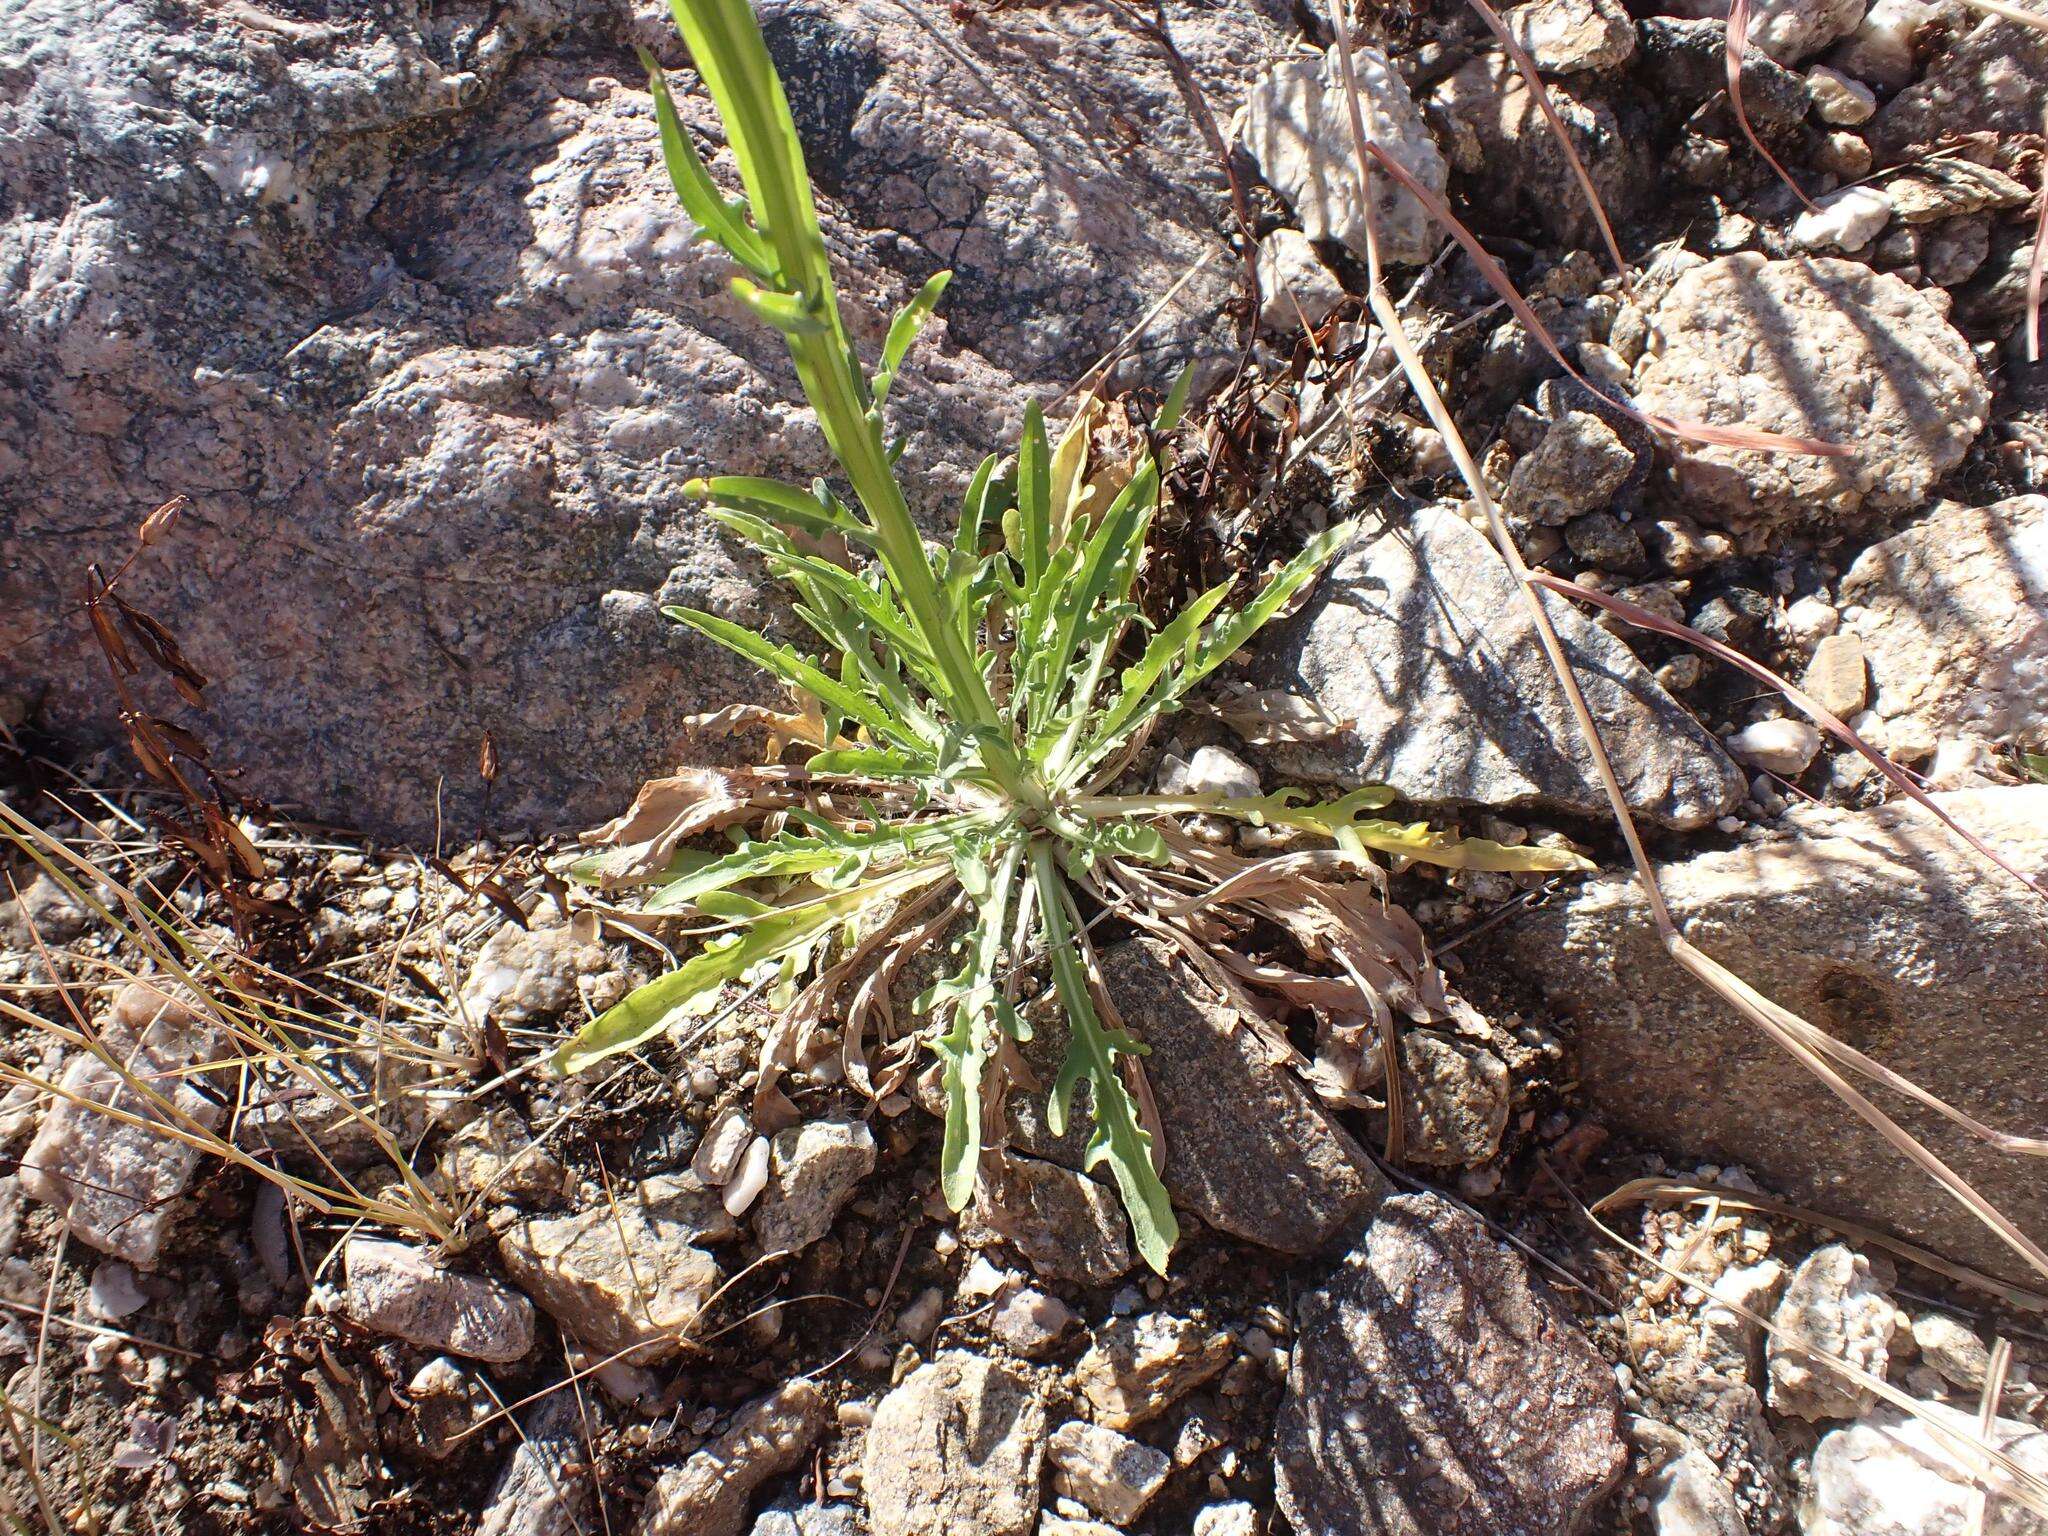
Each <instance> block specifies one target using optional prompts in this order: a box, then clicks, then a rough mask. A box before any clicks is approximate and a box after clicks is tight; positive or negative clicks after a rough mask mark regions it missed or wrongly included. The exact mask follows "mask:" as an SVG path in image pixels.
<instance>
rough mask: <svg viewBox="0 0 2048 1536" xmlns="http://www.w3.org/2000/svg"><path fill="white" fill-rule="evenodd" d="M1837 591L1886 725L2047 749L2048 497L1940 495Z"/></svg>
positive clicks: (1864, 559)
mask: <svg viewBox="0 0 2048 1536" xmlns="http://www.w3.org/2000/svg"><path fill="white" fill-rule="evenodd" d="M1840 591H1841V598H1842V602H1843V605H1844V614H1843V617H1844V619H1845V621H1846V623H1847V625H1848V630H1849V632H1850V633H1851V634H1853V635H1854V636H1855V637H1856V638H1857V639H1858V640H1860V641H1861V642H1862V647H1863V650H1864V652H1865V653H1866V654H1867V656H1868V657H1869V660H1870V675H1871V679H1872V681H1873V682H1874V683H1875V685H1876V686H1875V689H1874V691H1873V693H1872V705H1873V707H1874V708H1875V709H1876V711H1877V713H1878V714H1879V715H1880V716H1881V717H1882V718H1883V719H1884V720H1885V721H1886V722H1887V724H1888V725H1890V724H1892V723H1894V722H1897V723H1898V724H1899V725H1900V726H1904V727H1907V728H1910V729H1911V730H1912V731H1913V733H1914V734H1915V735H1916V736H1918V737H1919V738H1921V739H1923V740H1927V741H1929V742H1931V741H1932V740H1934V739H1936V738H1940V737H1948V736H1969V737H1974V738H1976V739H1977V740H1980V741H1985V742H1991V743H1995V744H1999V745H2004V744H2007V743H2010V744H2013V745H2017V746H2021V747H2025V748H2027V749H2028V750H2030V751H2035V752H2040V751H2048V497H2043V496H2014V497H2011V498H2009V499H2007V500H2005V501H2001V502H1996V503H1994V504H1992V505H1991V506H1988V507H1965V506H1962V505H1959V504H1958V503H1956V502H1952V501H1941V502H1936V503H1935V504H1934V506H1933V507H1932V508H1931V509H1930V510H1929V512H1928V514H1927V516H1926V518H1925V519H1924V520H1923V521H1921V522H1919V523H1916V524H1915V525H1914V526H1913V527H1911V528H1908V529H1906V530H1905V531H1903V532H1901V533H1897V534H1894V535H1893V536H1892V537H1890V538H1888V539H1882V540H1879V541H1878V542H1877V543H1875V544H1873V545H1871V546H1870V547H1869V548H1868V549H1866V550H1864V552H1863V553H1862V554H1860V555H1858V556H1857V557H1856V561H1855V563H1854V564H1853V565H1851V566H1850V567H1849V572H1848V574H1847V575H1846V576H1844V577H1843V578H1842V584H1841V588H1840Z"/></svg>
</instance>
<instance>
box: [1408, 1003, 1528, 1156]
mask: <svg viewBox="0 0 2048 1536" xmlns="http://www.w3.org/2000/svg"><path fill="white" fill-rule="evenodd" d="M1401 1063H1402V1095H1403V1099H1402V1109H1403V1115H1402V1127H1403V1131H1404V1134H1405V1138H1406V1140H1405V1146H1406V1153H1405V1155H1406V1156H1407V1157H1408V1158H1410V1159H1412V1160H1413V1161H1415V1162H1418V1163H1430V1164H1434V1165H1436V1166H1438V1167H1449V1168H1467V1167H1472V1166H1475V1165H1477V1164H1479V1163H1483V1162H1485V1161H1486V1160H1487V1159H1489V1158H1490V1157H1492V1156H1493V1155H1494V1153H1496V1152H1498V1151H1499V1150H1500V1138H1501V1134H1502V1132H1504V1131H1505V1130H1506V1129H1507V1125H1508V1099H1509V1096H1510V1092H1511V1088H1512V1084H1511V1083H1510V1081H1509V1078H1508V1069H1507V1066H1506V1064H1505V1063H1503V1062H1502V1061H1501V1059H1500V1058H1499V1057H1498V1056H1496V1055H1494V1054H1493V1052H1491V1051H1489V1050H1487V1049H1486V1047H1485V1046H1483V1045H1475V1044H1473V1043H1472V1042H1471V1041H1469V1040H1454V1039H1450V1038H1448V1037H1446V1036H1444V1035H1440V1034H1436V1033H1434V1032H1432V1031H1430V1030H1422V1029H1407V1030H1403V1031H1402V1032H1401ZM1376 1118H1377V1119H1378V1120H1379V1121H1380V1122H1381V1123H1382V1124H1384V1122H1385V1119H1386V1117H1385V1116H1384V1115H1379V1116H1377V1117H1376Z"/></svg>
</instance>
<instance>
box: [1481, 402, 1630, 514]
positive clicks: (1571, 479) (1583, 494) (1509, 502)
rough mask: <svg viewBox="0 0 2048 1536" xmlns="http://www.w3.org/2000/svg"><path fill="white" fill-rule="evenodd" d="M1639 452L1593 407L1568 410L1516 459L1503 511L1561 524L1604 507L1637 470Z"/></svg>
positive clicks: (1502, 500)
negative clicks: (1593, 410)
mask: <svg viewBox="0 0 2048 1536" xmlns="http://www.w3.org/2000/svg"><path fill="white" fill-rule="evenodd" d="M1635 467H1636V456H1635V452H1634V450H1632V449H1631V448H1630V447H1629V446H1628V444H1626V443H1624V442H1623V441H1622V440H1621V438H1620V437H1619V436H1618V435H1617V434H1616V433H1615V430H1614V428H1612V427H1610V426H1609V425H1608V424H1607V423H1606V422H1604V421H1602V420H1601V419H1600V418H1599V417H1598V416H1595V415H1594V414H1593V413H1592V412H1591V411H1569V412H1567V413H1566V414H1565V415H1563V416H1562V417H1560V418H1559V419H1558V420H1557V421H1555V422H1554V423H1552V424H1551V426H1550V428H1549V430H1547V431H1546V432H1545V433H1544V434H1543V438H1542V440H1541V441H1540V442H1538V443H1537V445H1536V446H1535V448H1533V449H1532V450H1530V451H1529V452H1528V453H1527V454H1525V455H1523V457H1522V458H1521V459H1520V460H1519V461H1518V462H1517V463H1516V465H1515V467H1514V471H1513V473H1512V474H1510V475H1509V476H1508V484H1507V489H1506V490H1505V491H1504V492H1502V494H1501V498H1500V509H1501V511H1503V512H1505V513H1506V514H1507V515H1508V516H1509V517H1510V518H1514V519H1516V520H1517V521H1521V522H1531V523H1541V524H1543V525H1545V526H1546V527H1551V528H1558V527H1562V526H1563V525H1564V524H1566V523H1568V522H1570V521H1571V520H1572V519H1573V518H1575V517H1577V516H1578V515H1579V514H1580V513H1582V512H1590V511H1593V510H1594V509H1595V508H1599V507H1605V506H1606V505H1607V504H1608V502H1609V501H1610V500H1612V498H1613V496H1614V493H1615V492H1616V491H1618V490H1620V489H1621V488H1622V486H1623V485H1624V484H1626V483H1627V481H1628V477H1629V476H1630V475H1631V474H1633V473H1634V472H1635Z"/></svg>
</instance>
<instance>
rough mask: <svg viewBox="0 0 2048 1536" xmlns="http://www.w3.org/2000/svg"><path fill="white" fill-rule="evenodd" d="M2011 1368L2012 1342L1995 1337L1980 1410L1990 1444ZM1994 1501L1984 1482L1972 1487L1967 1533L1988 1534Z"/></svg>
mask: <svg viewBox="0 0 2048 1536" xmlns="http://www.w3.org/2000/svg"><path fill="white" fill-rule="evenodd" d="M2011 1370H2012V1341H2011V1340H2009V1339H1997V1340H1994V1341H1993V1342H1992V1345H1991V1359H1990V1362H1989V1363H1988V1364H1987V1365H1986V1367H1985V1370H1984V1396H1983V1400H1982V1402H1981V1403H1980V1405H1979V1407H1978V1410H1977V1433H1978V1434H1979V1435H1982V1436H1983V1437H1984V1439H1985V1441H1986V1442H1987V1443H1988V1442H1989V1441H1990V1439H1991V1437H1992V1436H1993V1435H1995V1434H1996V1433H1998V1403H1999V1399H2000V1398H2002V1397H2004V1396H2005V1378H2006V1375H2007V1373H2008V1372H2009V1371H2011ZM1979 1476H1980V1477H1981V1476H1982V1474H1981V1473H1980V1474H1979ZM1990 1502H1991V1501H1990V1500H1989V1499H1988V1498H1987V1497H1986V1496H1985V1492H1984V1488H1983V1485H1982V1484H1981V1483H1980V1484H1979V1485H1978V1486H1977V1487H1975V1488H1973V1489H1971V1490H1970V1519H1969V1523H1968V1524H1967V1525H1966V1526H1965V1527H1964V1533H1965V1536H1984V1513H1985V1510H1986V1508H1987V1507H1988V1506H1989V1504H1990Z"/></svg>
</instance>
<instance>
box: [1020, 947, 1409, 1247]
mask: <svg viewBox="0 0 2048 1536" xmlns="http://www.w3.org/2000/svg"><path fill="white" fill-rule="evenodd" d="M1102 972H1103V980H1104V981H1105V983H1106V984H1107V985H1108V987H1109V992H1110V996H1111V998H1112V999H1113V1000H1114V1001H1115V1003H1116V1006H1117V1011H1118V1012H1119V1013H1121V1014H1122V1015H1123V1018H1124V1022H1125V1023H1126V1024H1127V1025H1129V1026H1130V1029H1131V1031H1132V1033H1133V1034H1135V1035H1137V1037H1138V1038H1139V1039H1141V1040H1143V1041H1144V1042H1145V1043H1146V1044H1147V1045H1149V1046H1150V1047H1151V1048H1152V1051H1151V1054H1150V1055H1149V1056H1147V1057H1146V1058H1145V1075H1146V1079H1147V1080H1148V1081H1149V1082H1150V1083H1151V1085H1152V1093H1153V1097H1154V1098H1155V1099H1157V1100H1158V1103H1159V1113H1160V1117H1161V1119H1162V1121H1163V1122H1164V1125H1165V1131H1166V1169H1165V1172H1164V1173H1163V1174H1162V1175H1161V1178H1162V1179H1163V1180H1164V1182H1165V1184H1166V1191H1167V1193H1168V1194H1169V1195H1170V1196H1172V1198H1173V1203H1174V1207H1175V1209H1177V1210H1182V1211H1192V1212H1193V1213H1194V1214H1195V1215H1197V1216H1199V1217H1201V1219H1202V1220H1203V1221H1205V1222H1207V1223H1208V1224H1209V1225H1210V1226H1212V1227H1215V1228H1216V1229H1217V1230H1218V1231H1222V1232H1228V1233H1230V1234H1231V1235H1232V1236H1234V1237H1241V1238H1244V1239H1246V1240H1247V1241H1249V1242H1254V1243H1258V1244H1261V1245H1262V1246H1264V1247H1267V1248H1273V1249H1277V1250H1278V1251H1280V1252H1282V1253H1313V1252H1314V1251H1315V1250H1316V1249H1318V1248H1320V1247H1322V1246H1323V1245H1324V1244H1325V1243H1327V1242H1329V1241H1330V1240H1331V1239H1332V1238H1334V1237H1335V1236H1337V1235H1338V1234H1339V1233H1341V1232H1343V1231H1345V1230H1347V1229H1349V1228H1351V1227H1353V1226H1354V1225H1356V1224H1357V1223H1359V1222H1361V1221H1362V1220H1363V1219H1364V1218H1365V1217H1366V1216H1367V1215H1368V1214H1370V1212H1371V1211H1372V1208H1373V1207H1374V1206H1375V1205H1377V1204H1378V1203H1379V1201H1380V1199H1381V1197H1382V1196H1384V1195H1385V1194H1386V1191H1387V1186H1386V1182H1385V1180H1383V1179H1382V1178H1381V1177H1380V1174H1379V1171H1378V1170H1377V1169H1376V1168H1374V1167H1373V1165H1372V1162H1371V1160H1370V1159H1369V1158H1367V1157H1366V1155H1365V1153H1364V1151H1363V1150H1362V1149H1360V1147H1359V1145H1358V1143H1357V1142H1355V1141H1353V1140H1352V1138H1351V1136H1350V1134H1349V1133H1348V1132H1346V1131H1345V1130H1344V1128H1343V1127H1342V1126H1340V1125H1338V1124H1337V1123H1336V1121H1335V1120H1333V1119H1331V1118H1330V1116H1329V1115H1328V1114H1327V1113H1325V1111H1324V1110H1323V1108H1322V1106H1321V1105H1320V1104H1318V1103H1317V1102H1316V1100H1315V1097H1314V1095H1312V1094H1311V1093H1310V1092H1309V1091H1308V1090H1307V1089H1306V1088H1305V1087H1303V1086H1302V1084H1301V1082H1300V1080H1299V1079H1298V1078H1297V1077H1296V1076H1295V1075H1294V1073H1293V1071H1292V1070H1291V1069H1290V1068H1289V1067H1288V1066H1287V1065H1286V1064H1285V1063H1284V1062H1279V1061H1275V1060H1273V1059H1272V1054H1271V1052H1270V1051H1269V1050H1268V1049H1267V1048H1266V1047H1264V1045H1263V1044H1262V1042H1261V1041H1260V1040H1259V1039H1258V1037H1257V1034H1256V1032H1255V1031H1253V1030H1252V1029H1250V1028H1248V1027H1247V1026H1246V1025H1245V1024H1244V1023H1243V1021H1242V1020H1240V1019H1239V1018H1238V1016H1237V1013H1236V1011H1235V1010H1233V1009H1231V1008H1229V1007H1228V1006H1226V1005H1224V1004H1223V1003H1221V1002H1219V1001H1217V1000H1216V999H1215V998H1214V996H1213V994H1211V993H1210V992H1209V990H1208V987H1207V984H1206V983H1204V982H1203V981H1202V980H1201V979H1200V978H1199V977H1198V976H1196V975H1195V974H1194V972H1193V971H1192V970H1190V969H1189V967H1188V966H1187V964H1186V962H1185V961H1183V960H1181V959H1180V958H1179V957H1178V956H1176V955H1173V954H1172V953H1171V951H1169V950H1167V949H1165V948H1164V947H1163V946H1161V945H1159V944H1157V943H1154V942H1152V941H1149V940H1134V941H1132V942H1130V943H1126V944H1119V945H1117V946H1116V947H1115V948H1113V949H1108V950H1105V951H1103V954H1102ZM1066 1046H1067V1036H1066V1029H1065V1026H1064V1025H1063V1024H1061V1023H1059V1022H1057V1021H1054V1020H1047V1021H1046V1022H1044V1023H1042V1024H1039V1025H1038V1026H1037V1029H1036V1034H1035V1035H1034V1037H1033V1039H1032V1041H1031V1042H1030V1044H1029V1045H1028V1046H1026V1048H1025V1054H1026V1056H1027V1058H1028V1059H1029V1060H1030V1061H1031V1062H1032V1064H1033V1067H1034V1070H1037V1069H1040V1068H1042V1069H1043V1070H1042V1071H1040V1074H1039V1075H1040V1076H1041V1078H1042V1079H1043V1080H1044V1081H1046V1082H1051V1081H1052V1078H1053V1074H1054V1073H1055V1072H1057V1071H1058V1068H1059V1062H1060V1059H1061V1057H1062V1056H1063V1055H1064V1054H1065V1051H1066ZM1009 1114H1010V1123H1011V1126H1012V1134H1013V1139H1014V1140H1015V1141H1016V1143H1017V1144H1018V1145H1019V1146H1020V1147H1021V1148H1023V1149H1025V1150H1027V1151H1030V1152H1033V1153H1035V1154H1037V1155H1038V1156H1041V1157H1048V1158H1051V1159H1053V1160H1054V1161H1056V1162H1060V1163H1063V1164H1065V1165H1067V1166H1069V1167H1073V1168H1079V1167H1080V1166H1081V1162H1082V1153H1083V1150H1084V1149H1085V1147H1086V1146H1087V1140H1088V1129H1089V1126H1090V1124H1091V1120H1090V1118H1089V1116H1088V1115H1087V1114H1086V1113H1085V1112H1084V1110H1083V1107H1082V1103H1081V1101H1079V1100H1077V1101H1076V1103H1075V1105H1074V1110H1073V1113H1072V1115H1071V1116H1070V1117H1069V1120H1068V1125H1067V1133H1066V1135H1065V1136H1064V1137H1058V1138H1055V1137H1054V1136H1053V1135H1052V1134H1051V1132H1050V1131H1049V1130H1048V1129H1047V1128H1046V1126H1045V1123H1044V1114H1045V1102H1044V1095H1043V1094H1026V1093H1013V1094H1012V1095H1011V1096H1010V1100H1009Z"/></svg>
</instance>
